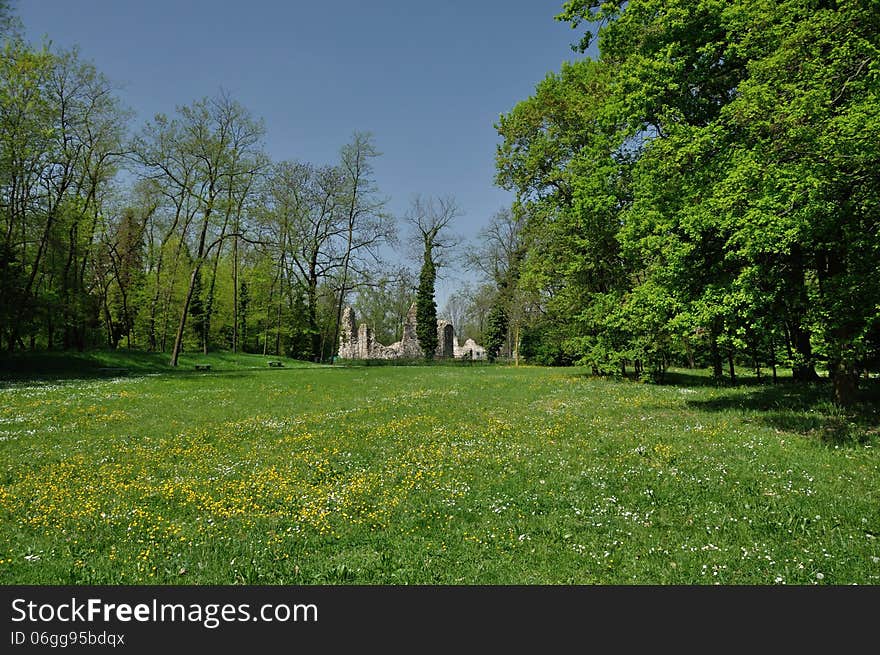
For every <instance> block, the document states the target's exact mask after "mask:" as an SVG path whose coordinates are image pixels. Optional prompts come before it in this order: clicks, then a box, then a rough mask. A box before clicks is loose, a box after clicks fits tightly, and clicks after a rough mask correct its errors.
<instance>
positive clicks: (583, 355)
mask: <svg viewBox="0 0 880 655" xmlns="http://www.w3.org/2000/svg"><path fill="white" fill-rule="evenodd" d="M556 18H557V19H558V20H561V21H564V22H568V23H570V24H571V25H572V26H573V27H574V28H577V30H578V32H576V33H577V34H581V35H583V38H582V40H581V41H580V42H579V43H578V44H576V46H575V49H576V50H579V51H580V52H581V53H582V54H581V56H578V57H576V58H575V60H574V61H572V62H569V63H566V64H564V65H563V66H562V68H561V70H560V71H558V72H555V73H551V74H549V75H548V76H547V77H546V79H544V80H543V81H541V82H540V83H539V84H538V85H537V87H536V89H535V92H534V94H533V95H532V96H531V97H529V98H527V99H525V100H523V101H522V102H520V103H519V104H517V105H516V106H515V107H514V108H513V109H512V110H511V111H509V112H507V113H506V114H503V115H501V117H500V118H499V120H498V122H497V124H496V128H497V131H498V134H499V137H500V144H499V146H498V150H497V157H496V159H497V183H498V184H499V185H500V186H502V187H503V188H506V189H508V190H511V191H513V192H514V193H515V197H516V201H515V202H514V204H513V205H512V206H511V207H508V208H504V209H502V210H501V211H499V212H498V213H497V214H496V215H495V216H494V217H492V219H491V221H490V222H489V224H488V225H487V227H486V228H485V229H484V230H483V231H482V232H481V234H480V235H479V238H478V239H477V240H476V241H475V242H472V243H470V244H468V249H467V252H466V253H465V254H463V255H461V254H460V253H459V254H458V255H456V240H455V239H454V238H453V236H451V232H453V231H454V225H453V220H452V219H453V218H455V217H456V216H457V215H458V214H459V209H458V207H457V206H456V204H455V202H454V199H452V198H441V199H433V198H421V197H418V196H417V197H416V198H415V199H414V200H413V202H412V204H411V208H410V211H409V212H408V213H407V215H405V216H402V217H393V216H391V215H390V214H389V212H388V211H387V203H388V199H387V198H386V197H385V196H384V195H383V194H382V193H381V190H380V189H379V187H378V185H377V182H376V180H375V178H374V170H373V165H374V162H375V160H376V157H378V156H380V155H379V151H378V149H377V147H376V144H375V143H374V142H373V139H372V137H371V136H370V135H369V134H367V133H358V132H355V133H354V134H353V135H352V136H351V138H350V139H349V141H348V142H347V143H345V144H344V145H343V146H342V147H341V148H340V151H339V156H338V159H337V161H335V162H333V163H330V164H323V165H316V164H312V163H307V162H299V161H294V160H290V161H273V160H271V159H270V158H269V157H268V156H267V155H266V153H265V148H264V139H265V138H266V134H265V128H264V126H263V124H262V122H261V121H260V120H259V119H258V118H256V117H254V116H253V115H252V114H251V113H250V112H249V111H248V110H247V109H246V107H244V106H243V105H242V104H240V103H239V102H238V101H236V100H235V99H233V98H232V97H230V96H229V95H228V94H224V93H219V94H218V95H216V96H215V97H213V98H206V99H202V100H197V101H195V102H192V103H191V104H189V105H183V106H180V107H178V108H177V109H176V111H175V112H174V113H173V114H171V115H159V116H156V117H154V118H153V119H151V120H149V121H147V122H146V123H144V124H139V125H136V124H134V121H133V119H132V115H131V112H129V111H128V110H127V109H126V108H125V107H124V106H123V105H122V103H121V102H120V100H119V99H118V97H117V96H116V95H115V93H114V88H113V86H112V84H111V82H110V81H109V80H107V79H106V78H105V77H104V76H103V75H102V74H101V72H100V71H98V70H97V69H96V68H95V66H94V65H93V64H91V63H90V62H88V61H87V60H85V59H84V58H83V57H82V56H81V55H80V53H79V52H78V51H77V50H76V49H74V50H71V51H58V50H54V49H51V48H48V47H34V46H32V45H30V44H28V43H27V42H26V41H25V40H24V39H23V38H22V37H21V36H20V28H17V26H16V22H15V20H14V17H13V16H11V12H10V11H9V4H8V2H6V1H5V0H0V35H2V39H3V52H2V60H0V214H2V222H0V227H2V234H0V299H2V302H0V339H2V347H3V349H4V350H8V351H16V350H29V349H46V348H49V349H62V348H64V349H70V348H75V349H84V348H91V347H111V348H116V347H129V348H143V349H149V350H153V351H161V352H166V353H169V355H170V357H171V360H172V362H176V360H177V357H178V355H179V353H180V352H181V350H183V349H189V350H192V349H199V350H202V351H205V352H207V351H208V350H211V349H229V350H233V351H236V350H238V351H246V352H263V353H267V354H269V353H271V354H285V355H289V356H293V357H298V358H302V359H310V360H314V361H326V360H328V359H330V358H331V357H333V355H334V354H335V352H336V344H337V341H338V320H339V316H340V313H341V309H342V307H343V305H344V304H349V303H351V304H353V305H354V306H355V310H356V312H357V315H358V316H359V317H361V318H363V320H365V321H366V322H368V323H369V324H370V325H371V327H372V328H373V331H374V334H375V336H376V338H377V339H378V340H379V341H380V342H382V343H391V342H392V341H395V340H396V339H399V337H400V333H399V330H400V326H401V325H402V323H403V317H404V316H405V314H406V311H407V309H408V308H409V306H410V304H411V303H412V302H413V301H415V300H416V298H417V293H416V290H417V289H420V291H419V294H418V297H419V298H420V300H419V316H422V317H423V320H422V322H423V323H425V325H429V324H430V325H433V320H429V319H431V318H432V317H433V316H434V315H435V313H434V310H433V309H432V307H431V306H430V305H431V303H432V301H431V298H430V294H431V288H432V286H433V284H434V279H435V277H436V276H437V275H438V274H439V273H438V271H442V270H443V269H444V268H447V267H449V265H450V263H451V262H452V261H453V259H454V258H455V257H457V256H462V257H463V258H464V259H465V260H466V262H467V264H468V266H469V267H470V268H471V269H472V270H474V271H477V272H479V274H480V278H481V279H482V280H483V281H484V282H485V283H483V284H476V285H468V284H466V285H463V286H462V287H461V288H459V289H457V290H455V291H454V292H453V293H452V294H450V296H449V299H448V302H447V303H446V305H445V307H444V308H443V310H442V312H439V314H440V315H441V316H443V317H445V318H448V319H450V320H452V322H453V324H454V325H455V326H456V331H457V335H458V337H459V338H460V339H463V338H465V337H473V338H475V339H477V340H478V341H479V342H480V343H482V344H483V345H485V346H486V348H487V351H488V352H489V354H490V357H493V358H494V357H510V358H511V359H513V360H516V361H519V360H521V359H524V360H527V361H531V362H536V363H543V364H579V365H584V366H586V367H588V368H589V369H591V370H592V371H594V372H595V373H597V374H624V375H627V374H634V375H637V376H639V377H645V378H651V379H662V377H663V375H664V373H665V371H666V369H667V368H668V367H669V366H671V365H684V366H690V367H709V368H710V369H711V370H712V372H713V374H714V376H715V377H716V378H717V379H718V380H726V381H734V382H735V380H736V367H737V366H739V367H742V366H749V367H751V368H753V369H754V370H755V371H757V372H759V374H766V375H768V376H770V375H772V376H775V375H776V370H777V367H785V368H790V369H791V370H792V371H793V376H794V378H795V379H796V380H801V381H810V380H814V379H816V378H817V376H818V375H820V374H821V375H825V374H827V375H829V376H830V377H832V378H833V380H834V387H835V394H836V398H837V400H838V402H840V403H843V404H846V403H850V402H852V401H853V399H854V398H855V393H856V391H857V387H858V384H859V379H860V377H861V376H863V375H866V374H868V373H869V372H870V371H876V370H877V369H878V366H880V205H878V200H880V179H878V178H880V111H878V107H880V97H878V95H880V93H878V91H880V58H878V33H880V9H878V6H877V4H876V2H873V1H871V0H837V1H835V0H825V1H823V0H781V1H778V2H777V1H773V2H770V1H764V0H758V1H754V0H699V1H698V0H630V1H628V2H613V1H610V2H601V3H598V2H590V1H588V0H571V1H570V2H567V3H566V4H565V5H564V6H562V8H561V13H560V15H559V16H557V17H556ZM549 19H550V17H548V20H549ZM594 46H597V47H598V49H597V52H598V55H597V56H593V57H588V56H583V54H584V53H586V52H587V50H588V49H590V48H592V47H594ZM593 51H594V50H592V49H590V52H593ZM435 228H436V229H435ZM441 228H442V232H440V231H439V230H440V229H441ZM401 235H405V238H403V239H402V238H401ZM407 235H408V236H407ZM407 241H408V242H409V246H410V247H409V248H404V246H406V245H407ZM410 251H412V252H410ZM389 252H390V253H393V254H394V255H395V260H396V261H394V262H393V263H388V262H386V261H383V257H382V254H383V253H389ZM401 252H406V253H407V258H408V261H410V262H412V263H413V267H412V268H411V267H409V266H407V265H406V262H405V261H404V260H402V259H401V258H400V257H399V254H400V253H401ZM419 267H420V268H421V273H420V274H416V273H415V272H414V269H416V268H419ZM422 327H423V330H422V332H423V333H424V335H425V338H428V337H429V336H430V334H433V328H431V329H430V330H427V328H424V326H422ZM429 350H431V349H429ZM431 351H432V350H431Z"/></svg>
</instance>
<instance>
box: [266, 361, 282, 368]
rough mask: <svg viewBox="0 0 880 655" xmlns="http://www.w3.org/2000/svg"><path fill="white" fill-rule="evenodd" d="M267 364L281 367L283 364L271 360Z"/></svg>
mask: <svg viewBox="0 0 880 655" xmlns="http://www.w3.org/2000/svg"><path fill="white" fill-rule="evenodd" d="M269 366H270V367H271V368H281V367H282V366H284V362H278V361H271V362H269Z"/></svg>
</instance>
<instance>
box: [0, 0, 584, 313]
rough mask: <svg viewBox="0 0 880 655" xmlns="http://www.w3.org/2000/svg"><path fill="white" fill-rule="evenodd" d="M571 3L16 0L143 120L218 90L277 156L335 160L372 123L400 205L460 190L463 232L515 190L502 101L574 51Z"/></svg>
mask: <svg viewBox="0 0 880 655" xmlns="http://www.w3.org/2000/svg"><path fill="white" fill-rule="evenodd" d="M561 7H562V0H440V1H435V2H420V1H418V0H415V1H413V0H410V1H409V2H405V1H403V0H385V1H383V0H374V1H372V2H356V1H354V0H335V1H333V2H322V1H320V0H313V1H311V2H299V1H295V0H291V1H288V2H282V1H274V2H273V1H269V0H249V1H247V2H241V1H238V2H229V1H226V0H213V1H210V0H176V1H174V0H149V2H144V1H142V0H141V1H135V0H14V10H15V12H16V13H17V14H18V16H19V17H20V18H21V19H22V21H23V23H24V27H25V33H26V35H27V36H28V38H29V39H30V40H31V41H34V42H38V41H40V40H42V39H43V38H44V37H45V38H48V39H50V40H51V41H52V42H53V43H54V44H55V45H56V46H58V47H61V48H69V47H71V46H73V45H79V47H80V49H81V54H82V56H83V57H84V58H85V59H88V60H91V61H93V62H94V63H95V65H96V66H97V67H98V69H99V70H101V71H102V72H103V73H104V74H105V75H107V76H108V77H109V78H110V79H111V80H112V81H113V82H114V83H115V84H117V85H118V86H119V89H120V90H119V96H120V97H121V98H122V100H123V101H124V102H125V103H126V104H127V105H128V106H129V107H130V108H131V109H132V110H134V111H135V112H136V118H135V121H134V125H135V126H138V125H139V124H141V123H142V122H143V121H145V120H146V119H148V118H150V117H151V116H153V115H154V114H156V113H158V112H163V113H169V114H170V113H173V112H174V110H175V107H176V106H178V105H186V104H189V103H191V102H193V101H194V100H197V99H199V98H202V97H205V96H211V95H214V94H215V93H217V92H218V91H219V90H220V89H221V88H222V89H225V90H226V91H228V92H229V93H230V94H231V96H232V97H234V98H235V99H236V100H238V101H239V102H241V103H242V104H243V105H245V106H246V107H247V108H248V109H250V111H251V112H252V113H253V114H254V115H255V116H257V117H261V118H263V119H264V120H265V123H266V128H267V136H266V149H267V151H268V153H269V154H270V156H271V157H272V158H273V159H275V160H281V159H293V160H298V161H308V162H312V163H315V164H323V163H331V162H334V161H336V158H337V154H338V151H339V148H340V146H342V145H343V144H344V143H345V142H346V141H347V140H348V139H349V137H350V136H351V134H352V132H354V131H355V130H358V131H369V132H372V133H373V135H374V139H375V143H376V145H377V147H378V149H379V150H380V151H381V152H382V153H383V154H382V156H381V157H380V158H379V159H378V160H377V162H376V166H375V168H376V181H377V183H378V186H379V188H380V189H381V191H382V192H383V194H385V195H387V196H389V197H390V203H389V209H390V210H391V211H392V213H394V214H395V215H401V214H402V213H403V212H404V211H405V210H406V208H407V206H408V204H409V201H410V199H411V197H412V195H413V194H415V193H420V194H422V195H426V196H439V195H453V196H455V198H456V199H457V200H458V203H459V205H460V206H461V209H462V211H463V215H462V217H461V218H459V219H458V224H457V226H456V227H457V232H459V233H460V234H462V235H464V236H465V237H473V236H474V235H476V233H477V232H478V231H479V229H480V227H481V226H483V225H485V224H486V222H487V221H488V219H489V217H490V216H491V215H492V214H493V213H494V212H495V211H497V210H498V209H500V208H501V207H503V206H504V205H506V204H509V202H510V201H511V200H512V197H511V196H510V194H508V193H507V192H505V191H503V190H501V189H499V188H497V187H495V186H494V183H493V178H494V172H495V169H494V157H495V146H496V143H497V142H498V136H497V133H496V131H495V129H494V127H493V125H494V123H495V122H496V121H497V120H498V117H499V115H500V114H502V113H505V112H507V111H509V110H510V109H511V108H512V107H513V106H514V105H515V104H516V103H517V102H518V101H520V100H522V99H525V98H526V97H528V96H529V95H530V94H531V93H532V91H533V90H534V87H535V84H537V83H538V82H539V81H540V80H541V79H543V78H544V76H545V75H546V74H547V73H548V72H550V71H557V70H559V68H560V66H561V64H562V62H563V61H566V60H573V59H576V58H577V57H579V55H577V54H576V53H574V52H573V51H572V50H571V48H570V44H571V43H574V42H576V41H578V40H579V38H580V34H581V32H580V30H578V31H574V30H572V29H571V28H570V27H569V26H568V25H567V24H565V23H561V22H558V21H555V20H554V19H553V17H554V15H556V14H558V13H559V12H560V11H561ZM455 277H456V275H455V272H452V279H454V278H455ZM438 291H439V290H438ZM438 295H439V294H438ZM438 300H439V298H438Z"/></svg>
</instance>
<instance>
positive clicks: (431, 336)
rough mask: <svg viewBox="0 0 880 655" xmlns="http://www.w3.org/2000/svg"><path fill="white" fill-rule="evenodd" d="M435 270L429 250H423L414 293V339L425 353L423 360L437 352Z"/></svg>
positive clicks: (430, 357) (431, 357) (432, 357)
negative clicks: (417, 285)
mask: <svg viewBox="0 0 880 655" xmlns="http://www.w3.org/2000/svg"><path fill="white" fill-rule="evenodd" d="M436 280H437V270H436V268H435V267H434V261H433V260H432V259H431V252H430V249H426V250H425V261H424V262H423V263H422V270H421V271H420V272H419V287H418V291H417V292H416V337H418V340H419V345H420V346H421V347H422V351H423V352H424V353H425V359H427V360H432V359H434V353H435V351H436V350H437V343H438V339H437V302H436V301H435V300H434V284H435V282H436Z"/></svg>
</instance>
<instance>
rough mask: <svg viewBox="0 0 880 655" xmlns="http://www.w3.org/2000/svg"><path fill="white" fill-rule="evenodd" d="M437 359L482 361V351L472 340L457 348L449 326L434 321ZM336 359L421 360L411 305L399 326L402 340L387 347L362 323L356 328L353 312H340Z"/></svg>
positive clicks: (413, 310) (350, 310)
mask: <svg viewBox="0 0 880 655" xmlns="http://www.w3.org/2000/svg"><path fill="white" fill-rule="evenodd" d="M434 356H435V357H436V358H437V359H452V358H453V357H454V358H456V359H485V358H486V350H485V349H484V348H483V347H482V346H479V345H477V343H476V342H475V341H474V340H473V339H468V340H467V341H465V344H464V346H459V345H458V339H456V338H455V336H454V330H453V327H452V323H450V322H449V321H444V320H438V321H437V350H436V351H435V353H434ZM339 357H340V358H341V359H420V358H422V357H424V352H423V351H422V347H421V346H420V345H419V340H418V337H416V306H415V303H413V305H412V306H411V307H410V308H409V311H408V312H407V313H406V320H405V321H404V322H403V338H402V339H401V340H400V341H397V342H396V343H392V344H391V345H390V346H383V345H382V344H381V343H379V342H378V341H376V340H375V339H374V338H373V331H372V330H371V329H370V327H369V326H368V325H367V324H366V323H361V324H360V325H359V326H358V325H357V322H356V320H355V315H354V310H353V309H352V308H351V307H346V308H345V310H344V311H343V312H342V325H341V326H340V331H339Z"/></svg>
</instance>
